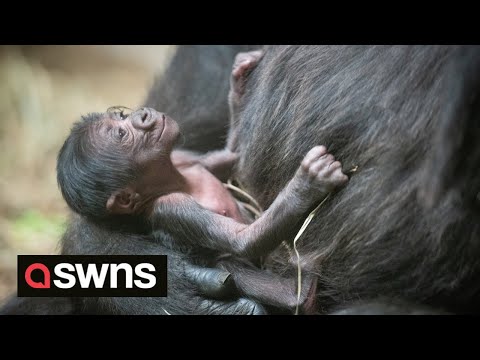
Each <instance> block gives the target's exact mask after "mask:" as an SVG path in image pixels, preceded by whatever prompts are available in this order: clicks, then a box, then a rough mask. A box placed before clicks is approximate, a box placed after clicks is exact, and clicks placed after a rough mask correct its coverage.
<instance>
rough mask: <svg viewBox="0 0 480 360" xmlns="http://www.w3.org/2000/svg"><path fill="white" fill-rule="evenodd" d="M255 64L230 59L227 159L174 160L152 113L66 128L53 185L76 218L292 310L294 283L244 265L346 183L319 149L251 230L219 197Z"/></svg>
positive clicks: (287, 235)
mask: <svg viewBox="0 0 480 360" xmlns="http://www.w3.org/2000/svg"><path fill="white" fill-rule="evenodd" d="M262 55H263V54H262V52H260V51H253V52H248V53H240V54H238V55H237V57H236V59H235V64H234V66H233V70H232V75H231V87H230V93H229V106H230V112H231V114H230V117H231V126H230V131H229V137H228V141H227V148H226V149H224V150H220V151H214V152H210V153H207V154H203V155H199V154H195V153H192V152H187V151H182V150H173V147H174V145H175V143H176V141H177V140H178V138H179V134H180V132H179V127H178V125H177V123H176V122H175V121H174V120H173V119H171V118H170V117H168V116H167V115H165V114H163V113H160V112H157V111H156V110H154V109H151V108H142V109H139V110H137V111H135V112H133V113H131V114H130V115H125V114H124V113H123V112H118V111H117V112H115V111H114V112H110V111H107V112H106V113H95V114H90V115H88V116H86V117H84V118H83V121H82V122H79V123H77V124H75V125H74V127H73V129H72V132H71V134H70V136H69V137H68V138H67V140H66V141H65V144H64V145H63V147H62V149H61V150H60V153H59V157H58V164H57V174H58V183H59V185H60V189H61V191H62V194H63V196H64V198H65V200H66V202H67V204H68V205H69V206H70V207H71V208H72V209H73V210H74V211H76V212H77V213H79V214H81V215H84V216H86V217H88V218H89V219H90V220H93V221H96V222H102V223H103V224H109V225H110V226H113V227H122V228H128V227H130V229H129V230H130V231H131V230H132V229H134V231H136V232H138V231H139V229H141V228H143V231H145V232H148V233H150V232H152V230H153V237H154V240H155V241H158V242H160V243H161V244H162V245H163V246H166V247H169V248H171V249H172V250H174V251H175V252H179V253H181V254H184V256H188V259H189V261H190V262H192V263H194V264H197V265H200V266H210V267H211V266H221V267H223V268H225V269H226V270H228V271H229V272H231V273H232V276H233V278H234V280H235V284H236V286H237V288H238V290H239V292H240V294H241V295H245V296H247V297H249V298H251V299H253V300H257V301H259V302H261V303H263V304H266V305H271V306H274V307H277V308H286V309H289V310H292V309H293V308H294V307H295V306H296V305H297V296H296V294H295V289H296V286H295V285H296V284H295V280H294V279H285V278H282V277H280V276H278V275H275V274H272V273H268V272H266V271H263V270H260V269H259V268H258V267H256V266H255V265H253V264H254V263H255V262H256V261H257V260H258V259H259V258H260V257H262V256H265V255H267V254H268V253H269V252H270V251H272V250H273V249H275V248H276V247H277V246H278V245H279V244H280V243H281V242H282V241H284V240H292V239H293V237H294V236H295V234H296V233H297V231H298V230H299V227H300V225H301V223H302V220H303V219H304V218H305V216H306V215H307V214H308V211H309V210H311V209H312V208H313V207H314V206H315V205H316V204H317V203H318V202H319V201H320V200H322V198H324V197H325V196H326V194H328V193H329V192H331V191H332V190H334V189H335V188H336V187H337V186H340V185H343V184H344V183H345V182H346V181H347V180H348V178H347V176H346V175H344V174H343V173H342V171H341V164H340V163H339V162H338V161H335V159H334V157H333V156H332V155H330V154H328V153H327V149H326V148H325V147H324V146H317V147H314V148H313V149H311V150H310V151H309V152H308V153H307V154H306V156H305V158H304V159H303V161H302V162H301V165H300V166H299V168H298V170H297V172H296V174H295V175H294V176H293V178H292V179H291V180H290V182H289V183H288V184H287V185H286V187H285V188H284V189H283V191H281V192H280V194H279V195H278V197H277V199H276V200H275V201H274V202H273V203H272V205H271V206H270V207H269V208H268V209H267V210H266V211H265V212H264V213H263V214H262V215H261V216H260V217H259V218H258V219H257V220H256V221H254V222H252V221H253V219H252V218H251V217H250V216H249V214H248V212H247V211H245V209H244V208H243V207H242V206H241V204H240V203H239V202H237V201H236V200H235V198H234V197H233V196H232V195H231V194H230V193H229V192H228V191H227V189H226V188H225V187H224V185H223V184H222V181H225V180H227V179H228V178H229V177H230V175H231V172H232V168H233V166H234V165H235V161H236V160H237V155H236V154H235V153H233V152H232V151H231V150H233V151H235V149H236V148H237V134H236V131H235V129H236V127H237V124H236V121H237V116H236V115H237V112H238V110H239V109H240V108H241V106H242V101H243V95H244V88H245V83H246V81H247V80H248V75H249V73H250V72H251V71H252V70H253V69H254V68H255V66H256V65H257V64H258V62H259V61H260V59H261V58H262ZM226 254H229V255H230V256H227V257H226V256H225V255H226ZM225 258H228V261H225V260H222V259H225ZM302 282H305V284H302V285H303V286H302V289H303V290H302V294H301V297H300V304H299V305H301V306H303V311H305V312H309V307H311V306H312V301H307V300H309V298H310V295H313V294H311V292H314V291H315V286H314V284H315V281H312V279H311V278H309V277H305V278H304V279H303V280H302ZM310 300H311V299H310ZM310 310H311V309H310Z"/></svg>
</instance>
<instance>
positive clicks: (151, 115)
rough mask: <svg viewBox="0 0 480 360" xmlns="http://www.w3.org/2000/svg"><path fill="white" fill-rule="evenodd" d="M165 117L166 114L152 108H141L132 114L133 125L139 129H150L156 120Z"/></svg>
mask: <svg viewBox="0 0 480 360" xmlns="http://www.w3.org/2000/svg"><path fill="white" fill-rule="evenodd" d="M163 118H165V115H164V114H162V113H159V112H157V111H155V110H154V109H150V108H146V107H145V108H141V109H138V110H137V111H135V112H134V113H133V114H132V125H133V126H134V127H136V128H137V129H141V130H149V129H151V128H152V127H153V125H154V124H155V122H156V121H157V119H158V120H161V119H163Z"/></svg>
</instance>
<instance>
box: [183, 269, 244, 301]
mask: <svg viewBox="0 0 480 360" xmlns="http://www.w3.org/2000/svg"><path fill="white" fill-rule="evenodd" d="M185 275H186V276H187V278H188V279H189V280H190V281H192V282H193V283H195V285H196V286H197V290H198V291H199V292H200V293H201V294H203V295H205V296H207V297H209V298H212V299H225V298H228V297H231V296H232V295H233V294H234V293H235V292H236V286H235V282H234V280H233V277H232V275H231V274H230V273H229V272H228V271H225V270H220V269H207V268H201V267H198V266H193V265H189V266H188V267H187V268H186V269H185Z"/></svg>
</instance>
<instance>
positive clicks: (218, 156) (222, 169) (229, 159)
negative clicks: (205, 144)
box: [201, 149, 239, 181]
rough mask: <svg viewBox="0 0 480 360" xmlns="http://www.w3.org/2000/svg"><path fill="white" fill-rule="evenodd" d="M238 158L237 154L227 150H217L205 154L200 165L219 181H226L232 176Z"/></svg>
mask: <svg viewBox="0 0 480 360" xmlns="http://www.w3.org/2000/svg"><path fill="white" fill-rule="evenodd" d="M238 157H239V156H238V153H235V152H232V151H230V150H229V149H223V150H217V151H212V152H210V153H208V154H206V155H205V156H204V157H203V159H202V161H201V164H202V165H203V166H204V167H205V168H206V169H207V170H208V171H210V172H211V173H212V174H213V175H215V176H216V177H217V178H218V179H220V180H221V181H227V180H228V178H229V177H230V176H231V175H232V172H233V168H234V166H235V164H236V163H237V160H238Z"/></svg>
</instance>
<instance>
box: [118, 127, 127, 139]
mask: <svg viewBox="0 0 480 360" xmlns="http://www.w3.org/2000/svg"><path fill="white" fill-rule="evenodd" d="M117 134H118V138H119V139H123V137H124V136H125V135H127V132H126V131H125V130H124V129H122V128H119V129H118V133H117Z"/></svg>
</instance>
